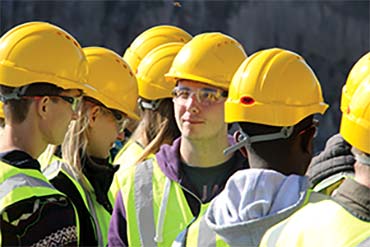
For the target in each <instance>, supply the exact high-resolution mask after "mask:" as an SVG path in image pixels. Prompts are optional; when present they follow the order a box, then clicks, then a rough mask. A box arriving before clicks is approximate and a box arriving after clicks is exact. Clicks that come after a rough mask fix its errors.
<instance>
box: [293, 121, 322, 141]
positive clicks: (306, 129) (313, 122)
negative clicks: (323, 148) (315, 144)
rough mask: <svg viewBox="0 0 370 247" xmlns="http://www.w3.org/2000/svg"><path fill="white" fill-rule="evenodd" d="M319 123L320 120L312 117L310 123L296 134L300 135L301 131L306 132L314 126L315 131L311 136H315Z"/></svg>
mask: <svg viewBox="0 0 370 247" xmlns="http://www.w3.org/2000/svg"><path fill="white" fill-rule="evenodd" d="M319 125H320V122H319V120H317V119H313V120H312V124H311V125H309V126H308V127H307V128H305V129H303V130H301V131H300V132H299V133H298V135H302V134H303V133H305V132H307V131H308V130H310V129H311V128H314V129H315V133H314V135H313V137H314V138H315V137H316V136H317V133H318V129H319Z"/></svg>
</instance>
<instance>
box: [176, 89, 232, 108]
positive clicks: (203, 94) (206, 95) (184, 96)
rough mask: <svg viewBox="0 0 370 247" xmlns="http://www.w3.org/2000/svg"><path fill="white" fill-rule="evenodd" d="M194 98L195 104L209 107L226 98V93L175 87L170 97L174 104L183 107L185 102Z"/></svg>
mask: <svg viewBox="0 0 370 247" xmlns="http://www.w3.org/2000/svg"><path fill="white" fill-rule="evenodd" d="M192 95H194V96H195V98H196V100H197V102H198V103H199V104H201V105H203V106H210V105H212V104H216V103H219V102H221V101H222V100H223V99H225V97H227V91H224V90H221V89H213V88H199V89H196V90H194V89H191V88H189V87H183V86H177V87H175V88H174V89H173V91H172V97H173V98H174V100H175V101H176V103H178V104H180V105H185V104H186V102H187V100H188V99H189V98H190V97H192Z"/></svg>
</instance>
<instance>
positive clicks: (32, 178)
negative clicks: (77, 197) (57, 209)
mask: <svg viewBox="0 0 370 247" xmlns="http://www.w3.org/2000/svg"><path fill="white" fill-rule="evenodd" d="M0 166H1V169H0V212H2V211H3V210H4V209H5V208H6V207H8V206H9V205H12V204H15V203H16V202H19V201H22V200H25V199H27V198H31V197H33V196H38V197H42V196H49V195H56V196H62V197H65V196H64V195H63V194H62V193H61V192H59V191H58V190H56V189H55V188H54V187H53V186H52V185H51V184H50V183H49V182H48V180H47V179H46V178H45V177H44V176H43V175H42V173H41V172H40V171H39V170H36V169H21V168H17V167H14V166H11V165H9V164H6V163H4V162H0Z"/></svg>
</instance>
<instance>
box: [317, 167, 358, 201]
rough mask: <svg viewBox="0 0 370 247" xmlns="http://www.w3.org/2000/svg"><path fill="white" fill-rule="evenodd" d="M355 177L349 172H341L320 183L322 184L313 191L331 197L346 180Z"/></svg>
mask: <svg viewBox="0 0 370 247" xmlns="http://www.w3.org/2000/svg"><path fill="white" fill-rule="evenodd" d="M353 176H354V174H353V173H352V174H351V173H349V172H339V173H336V174H334V175H332V176H330V177H328V178H326V179H324V180H322V181H320V183H318V184H316V185H315V186H314V187H313V188H312V189H313V191H316V192H320V193H323V194H325V195H328V196H330V195H331V194H333V192H334V191H335V190H336V189H338V187H339V186H340V185H341V184H342V182H343V181H344V180H345V179H346V178H350V177H353Z"/></svg>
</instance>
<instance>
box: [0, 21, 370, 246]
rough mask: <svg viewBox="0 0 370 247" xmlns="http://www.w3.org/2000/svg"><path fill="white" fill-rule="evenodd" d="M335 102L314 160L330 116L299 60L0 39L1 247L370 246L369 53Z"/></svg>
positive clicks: (45, 27)
mask: <svg viewBox="0 0 370 247" xmlns="http://www.w3.org/2000/svg"><path fill="white" fill-rule="evenodd" d="M338 83H340V82H338ZM341 97H342V98H341V108H340V109H341V112H342V118H341V122H340V123H338V125H340V131H339V133H338V134H336V135H334V136H333V137H331V138H330V139H329V140H328V141H327V143H326V146H325V149H324V150H323V151H322V152H321V153H320V154H318V155H315V154H314V153H313V139H314V138H315V135H316V133H317V127H318V125H319V122H318V120H317V119H316V117H315V116H316V115H324V114H325V111H326V110H327V108H328V107H329V105H328V104H326V103H325V100H324V98H323V93H322V90H321V85H320V82H319V80H318V79H317V77H316V75H315V72H314V71H313V70H312V68H311V67H310V66H309V64H308V63H307V62H306V61H305V60H304V58H303V57H302V56H301V55H299V54H297V53H295V52H293V51H290V50H287V49H282V48H275V47H274V48H270V49H263V50H260V51H257V52H255V53H254V54H249V55H247V54H246V52H245V50H244V48H243V46H242V45H241V44H240V43H239V42H238V41H237V40H236V39H234V38H233V37H231V36H229V35H226V34H223V33H220V32H205V33H200V34H198V35H195V36H192V35H191V34H189V33H188V32H186V31H185V30H183V29H181V28H179V27H175V26H170V25H160V26H155V27H152V28H149V29H148V30H146V31H144V32H143V33H141V34H140V35H139V36H138V37H136V38H135V40H134V41H133V42H132V43H131V45H130V46H129V47H128V48H127V49H126V52H125V53H124V55H123V56H120V55H118V54H117V53H115V52H114V51H112V50H110V49H107V48H104V47H98V46H96V47H81V45H80V44H79V42H78V41H77V40H76V39H75V38H74V37H73V36H71V35H70V34H69V33H68V32H67V31H65V30H64V29H62V28H61V27H58V26H56V25H53V24H50V23H46V22H29V23H24V24H21V25H18V26H16V27H14V28H12V29H11V30H9V31H8V32H6V33H5V34H3V35H2V36H1V38H0V100H1V107H0V118H1V129H2V130H1V131H0V133H1V134H0V136H1V137H0V165H1V168H0V212H1V219H0V245H1V246H131V247H139V246H150V247H153V246H158V247H164V246H173V247H185V246H186V247H198V246H199V247H216V246H217V247H220V246H234V247H236V246H263V247H264V246H268V247H272V246H281V247H285V246H292V247H293V246H338V247H340V246H342V247H348V246H370V52H367V53H366V54H364V55H363V56H362V57H361V58H360V59H359V60H358V61H357V62H356V63H355V65H354V66H353V67H352V69H351V71H350V73H349V74H348V77H347V81H346V84H345V85H344V86H343V89H342V96H341ZM338 100H339V99H338ZM323 117H325V116H323Z"/></svg>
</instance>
